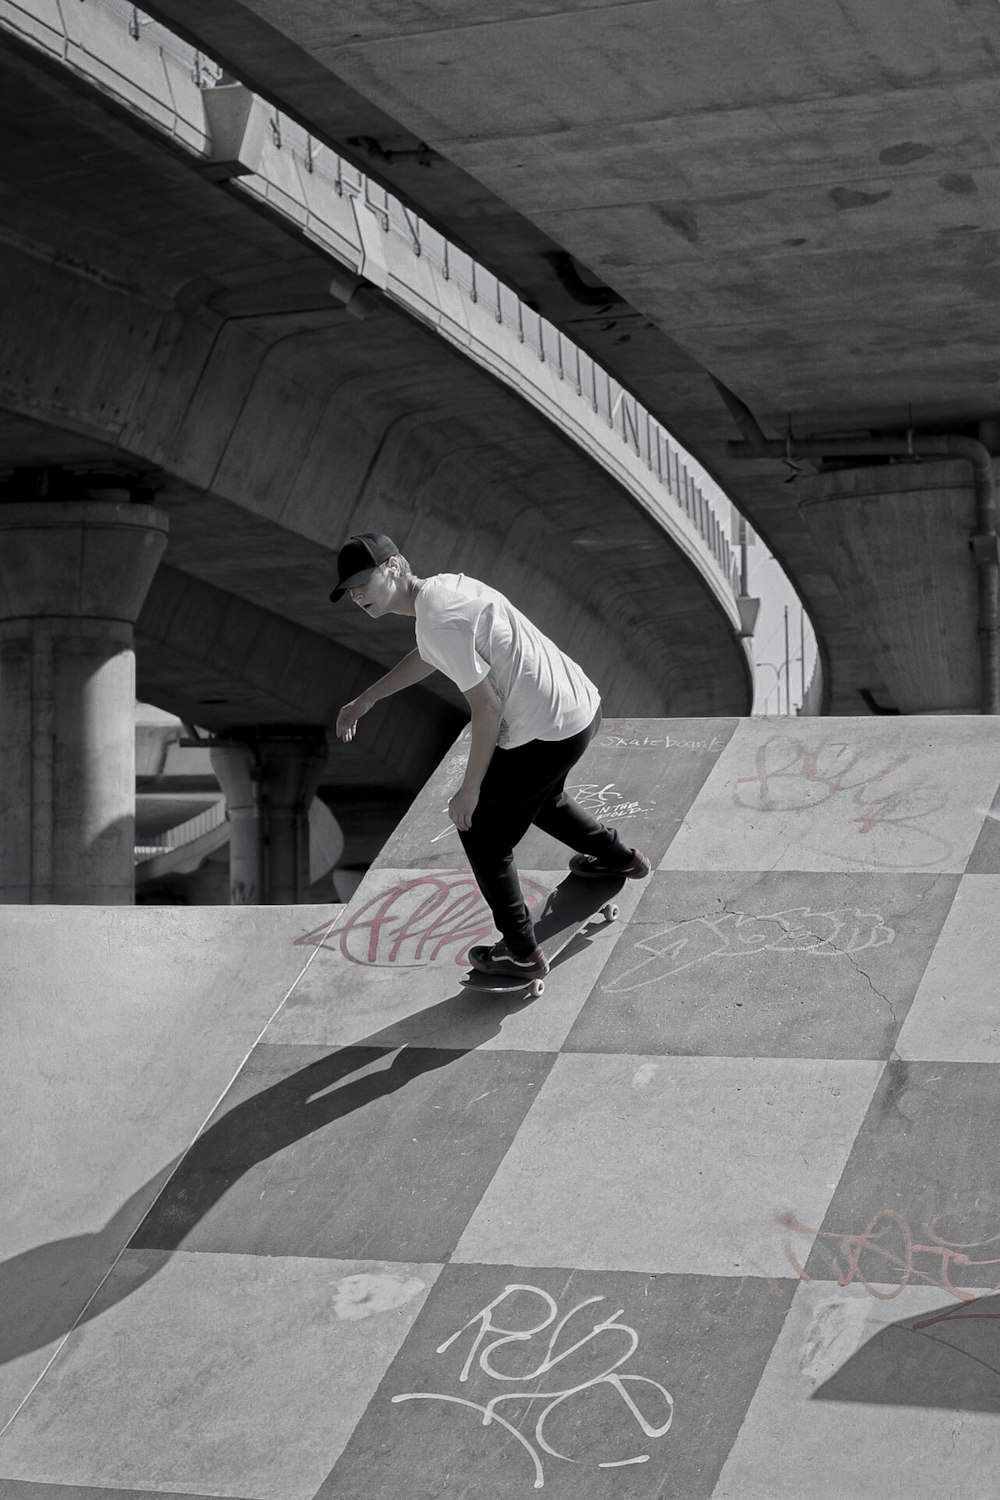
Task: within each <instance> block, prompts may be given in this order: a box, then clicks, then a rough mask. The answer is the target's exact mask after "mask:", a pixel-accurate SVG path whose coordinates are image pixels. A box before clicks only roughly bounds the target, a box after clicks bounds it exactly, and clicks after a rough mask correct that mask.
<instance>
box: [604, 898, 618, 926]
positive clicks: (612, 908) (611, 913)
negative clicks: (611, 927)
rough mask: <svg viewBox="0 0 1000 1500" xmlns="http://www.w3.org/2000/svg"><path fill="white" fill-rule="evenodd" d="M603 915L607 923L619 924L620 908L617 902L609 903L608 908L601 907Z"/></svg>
mask: <svg viewBox="0 0 1000 1500" xmlns="http://www.w3.org/2000/svg"><path fill="white" fill-rule="evenodd" d="M601 915H602V916H603V917H604V920H605V922H617V921H618V907H617V905H616V904H615V902H614V901H609V902H608V904H607V906H602V907H601Z"/></svg>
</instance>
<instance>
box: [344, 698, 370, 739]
mask: <svg viewBox="0 0 1000 1500" xmlns="http://www.w3.org/2000/svg"><path fill="white" fill-rule="evenodd" d="M370 708H371V704H370V703H369V702H368V700H367V699H366V698H365V696H364V694H362V695H361V697H360V698H352V699H351V701H350V703H345V704H344V706H343V708H342V709H341V710H340V713H339V714H338V715H337V738H338V739H341V740H353V738H354V731H355V730H356V729H357V727H358V720H359V719H360V718H361V716H362V714H366V713H367V712H368V710H369V709H370Z"/></svg>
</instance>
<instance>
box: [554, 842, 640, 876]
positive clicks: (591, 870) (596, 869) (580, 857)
mask: <svg viewBox="0 0 1000 1500" xmlns="http://www.w3.org/2000/svg"><path fill="white" fill-rule="evenodd" d="M569 867H570V869H571V870H572V871H573V874H574V875H582V876H583V877H584V878H585V879H586V880H607V879H609V878H610V877H612V876H614V875H624V876H625V877H626V879H627V880H645V878H646V876H647V875H648V874H649V872H650V870H651V869H652V866H651V864H650V863H649V860H648V859H647V858H646V856H645V855H644V854H643V852H642V850H641V849H633V850H632V858H631V859H630V860H629V862H628V864H627V865H625V866H624V867H622V866H621V865H618V866H614V865H606V864H603V863H602V862H601V860H599V859H598V858H597V857H596V856H595V855H593V854H574V855H573V858H572V859H571V860H570V862H569Z"/></svg>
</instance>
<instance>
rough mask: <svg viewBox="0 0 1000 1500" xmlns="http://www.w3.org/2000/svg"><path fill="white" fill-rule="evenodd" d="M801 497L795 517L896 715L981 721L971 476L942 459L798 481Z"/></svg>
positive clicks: (957, 464)
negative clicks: (833, 581)
mask: <svg viewBox="0 0 1000 1500" xmlns="http://www.w3.org/2000/svg"><path fill="white" fill-rule="evenodd" d="M795 488H796V492H797V495H798V501H799V514H800V515H801V517H802V519H803V521H804V522H805V524H806V526H807V527H808V529H809V531H810V532H811V533H812V536H813V538H814V540H815V541H816V543H817V545H818V546H819V547H820V548H821V549H822V553H823V556H824V558H825V559H826V561H827V564H828V566H829V568H830V571H831V573H832V574H833V576H834V577H835V579H836V582H837V586H838V588H839V590H840V593H841V598H842V600H843V611H844V620H845V623H847V624H849V625H850V627H851V628H852V630H856V631H859V632H861V634H862V636H863V639H864V641H865V643H866V646H867V648H868V651H869V653H870V659H871V662H872V664H873V666H874V668H875V670H876V671H877V672H878V674H879V676H880V677H881V679H882V682H883V684H884V686H885V689H887V691H888V693H889V694H890V695H891V699H892V707H894V708H896V709H898V710H899V712H900V713H904V714H914V713H924V714H929V713H967V714H975V713H978V712H979V711H980V703H981V685H980V663H979V645H978V635H977V618H978V610H979V605H978V598H977V577H976V567H975V560H974V558H973V554H972V552H971V550H970V546H969V541H970V537H971V536H972V534H973V532H974V531H975V530H976V502H975V492H974V489H973V479H972V472H971V470H970V467H969V465H968V464H967V463H964V462H962V461H961V460H960V459H941V460H933V461H928V462H924V463H916V464H904V463H899V464H877V465H872V466H871V467H868V468H863V469H837V470H833V471H831V472H829V473H821V474H817V475H802V476H801V477H800V478H799V480H798V481H797V483H796V486H795ZM827 628H828V629H829V628H830V627H829V626H828V627H827ZM858 686H859V687H865V686H870V684H866V683H859V684H858Z"/></svg>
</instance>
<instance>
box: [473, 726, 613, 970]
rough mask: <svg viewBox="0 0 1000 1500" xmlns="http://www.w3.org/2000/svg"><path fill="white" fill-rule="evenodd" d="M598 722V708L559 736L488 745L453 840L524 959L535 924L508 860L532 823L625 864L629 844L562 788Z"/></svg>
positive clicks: (586, 850) (605, 858) (504, 934)
mask: <svg viewBox="0 0 1000 1500" xmlns="http://www.w3.org/2000/svg"><path fill="white" fill-rule="evenodd" d="M600 727H601V714H600V711H598V713H597V714H596V715H595V717H594V719H593V722H592V723H590V724H589V725H588V726H587V728H586V729H581V731H580V732H579V734H574V735H571V736H570V738H569V739H566V740H530V741H529V742H528V744H526V745H518V746H517V748H516V749H514V750H500V749H497V750H494V752H493V758H492V760H491V761H490V763H489V765H488V767H487V768H486V775H485V776H484V777H483V784H482V787H481V788H480V792H479V801H478V803H477V804H476V810H475V812H474V813H473V815H472V824H471V827H469V828H467V829H464V830H462V829H460V830H459V834H458V836H459V838H460V839H461V840H462V846H463V848H464V849H465V852H466V854H467V855H468V858H469V864H470V865H471V866H472V873H473V874H474V875H475V877H476V881H477V883H478V885H479V889H480V890H481V891H482V893H483V896H484V897H485V899H486V903H487V905H488V906H489V908H490V911H491V912H492V913H493V920H494V922H495V923H496V926H497V930H498V931H499V932H500V934H501V936H502V937H503V939H504V941H505V942H506V943H507V945H508V947H509V948H510V951H511V952H512V953H513V954H515V955H516V956H517V957H519V958H521V957H525V956H527V955H528V954H529V953H531V951H532V950H533V948H534V946H535V929H534V925H533V923H532V920H531V915H530V913H529V911H528V908H527V906H526V905H525V901H524V894H523V892H522V890H521V882H520V881H519V880H518V877H517V868H516V866H515V864H514V853H513V851H514V845H515V844H517V843H518V842H519V841H520V840H521V839H522V838H523V837H524V835H525V834H526V833H527V831H528V829H529V827H530V826H531V824H532V823H533V824H534V825H535V827H536V828H540V829H541V830H542V832H543V833H548V834H551V835H552V837H553V838H556V839H559V841H560V842H561V843H563V844H567V845H568V846H569V847H570V848H571V849H575V850H576V852H577V853H578V854H593V855H596V857H597V858H598V859H600V860H601V861H602V862H605V863H607V864H609V865H611V866H615V865H621V866H622V867H624V866H625V865H627V864H628V862H629V860H630V859H631V856H632V850H631V849H630V848H629V846H628V845H627V844H624V843H622V841H621V839H620V838H619V837H618V834H617V833H616V832H615V831H614V829H612V828H605V827H604V826H603V824H601V823H598V821H597V819H596V818H593V817H591V815H590V813H588V812H586V811H585V810H584V809H583V808H582V807H580V806H579V805H578V804H577V803H576V802H574V801H573V800H572V798H570V797H567V795H566V792H565V790H564V788H565V785H566V777H567V775H568V774H569V772H570V771H571V770H572V768H573V766H575V765H576V763H577V761H578V760H579V759H580V757H581V755H582V754H583V752H584V751H585V750H586V748H587V746H588V745H589V744H590V742H591V740H592V739H593V738H594V735H595V734H596V733H597V731H598V730H599V729H600Z"/></svg>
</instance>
